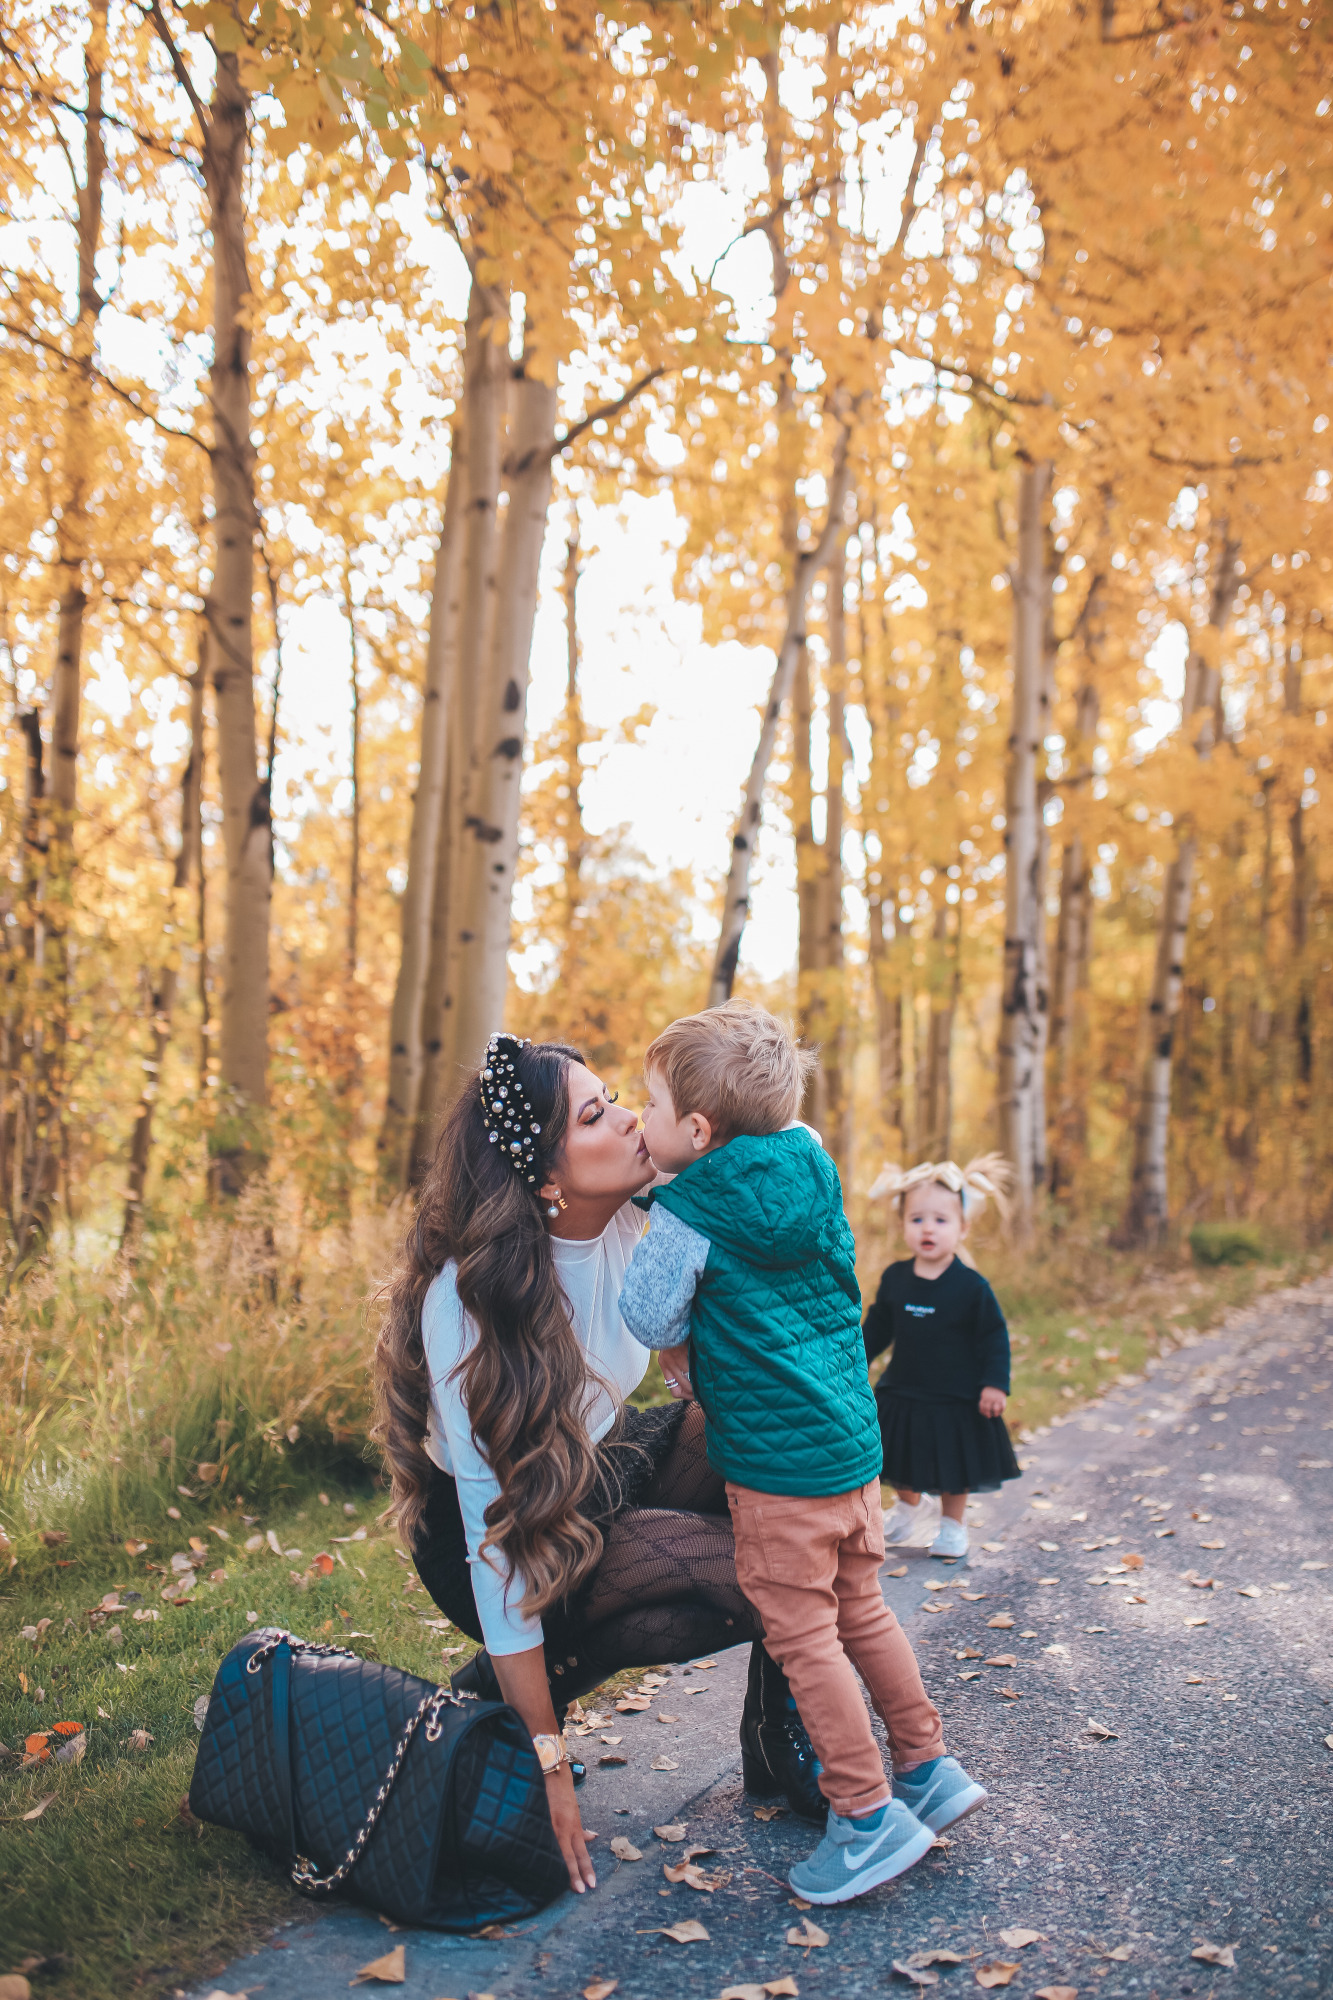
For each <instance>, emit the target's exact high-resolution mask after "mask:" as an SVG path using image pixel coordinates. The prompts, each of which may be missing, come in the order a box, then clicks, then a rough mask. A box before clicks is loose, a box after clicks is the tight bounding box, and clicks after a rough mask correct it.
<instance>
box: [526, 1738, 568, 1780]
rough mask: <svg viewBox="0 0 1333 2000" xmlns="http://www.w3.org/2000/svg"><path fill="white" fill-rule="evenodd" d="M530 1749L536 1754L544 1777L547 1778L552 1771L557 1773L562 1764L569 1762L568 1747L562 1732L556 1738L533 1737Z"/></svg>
mask: <svg viewBox="0 0 1333 2000" xmlns="http://www.w3.org/2000/svg"><path fill="white" fill-rule="evenodd" d="M532 1747H533V1749H534V1750H535V1751H536V1752H537V1761H538V1763H539V1764H540V1765H541V1767H542V1773H543V1775H544V1776H545V1777H548V1778H549V1777H550V1775H551V1773H552V1771H558V1770H559V1769H560V1766H561V1765H562V1764H567V1763H568V1762H569V1745H568V1744H567V1743H566V1741H565V1736H564V1731H563V1730H562V1731H561V1732H560V1734H559V1735H558V1736H534V1737H533V1739H532Z"/></svg>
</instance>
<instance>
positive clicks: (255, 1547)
mask: <svg viewBox="0 0 1333 2000" xmlns="http://www.w3.org/2000/svg"><path fill="white" fill-rule="evenodd" d="M263 1546H264V1537H263V1536H262V1535H248V1536H247V1537H246V1541H245V1553H246V1554H247V1555H248V1556H256V1555H258V1554H259V1551H260V1550H261V1549H262V1548H263Z"/></svg>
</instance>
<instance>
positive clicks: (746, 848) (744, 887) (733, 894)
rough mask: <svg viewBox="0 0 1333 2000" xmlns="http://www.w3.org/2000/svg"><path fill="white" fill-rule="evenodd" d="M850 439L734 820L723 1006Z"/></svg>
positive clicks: (802, 563) (719, 997)
mask: <svg viewBox="0 0 1333 2000" xmlns="http://www.w3.org/2000/svg"><path fill="white" fill-rule="evenodd" d="M849 443H850V437H849V433H848V430H847V428H846V426H845V425H841V424H840V426H839V434H838V441H837V444H836V446H835V448H834V453H833V467H832V471H831V473H830V475H829V486H828V513H827V516H826V518H825V521H824V527H823V531H822V533H821V534H820V536H819V539H818V541H817V542H816V543H815V545H814V547H813V548H811V549H807V550H804V551H803V552H802V553H801V554H799V555H798V556H797V557H796V561H795V567H794V569H793V572H792V579H791V583H790V585H789V587H788V591H787V622H786V631H785V633H784V635H783V640H782V644H781V646H780V647H779V648H778V657H777V664H776V665H775V667H774V669H773V679H772V681H771V682H770V684H769V690H768V701H767V704H766V705H765V708H764V713H763V719H762V721H761V722H760V725H759V742H758V745H757V746H756V749H755V753H754V760H753V762H752V763H751V765H750V774H749V777H748V778H747V779H746V783H745V796H744V799H743V801H742V804H741V810H740V813H739V815H738V817H737V820H736V829H735V832H734V833H733V834H732V837H731V865H730V868H729V869H728V872H727V886H726V891H725V894H724V897H723V902H722V930H721V934H720V936H719V938H718V941H717V951H716V954H715V956H714V959H713V971H712V977H711V979H710V980H709V986H708V1005H709V1006H710V1007H718V1006H721V1004H722V1002H723V1001H724V1000H729V999H730V997H731V990H732V987H733V986H734V985H735V982H736V965H737V961H738V959H739V958H740V949H741V937H742V935H743V933H744V930H745V921H746V918H747V917H748V915H749V912H750V876H751V873H752V871H753V867H754V855H755V849H756V847H757V845H758V840H759V823H760V820H761V818H762V815H763V809H764V786H765V784H766V783H767V781H768V767H769V765H770V764H771V762H772V760H773V746H774V743H775V741H776V740H777V733H778V719H779V717H780V716H781V714H782V710H783V706H784V704H785V703H786V701H787V698H788V696H789V695H790V693H791V689H792V681H793V678H794V676H795V673H796V666H797V662H798V660H799V659H800V657H801V652H802V649H803V647H804V646H805V642H806V619H807V613H808V610H809V603H810V586H811V584H812V583H813V582H814V580H815V577H816V576H817V575H818V574H819V571H820V570H821V569H822V568H823V567H824V565H825V564H826V563H827V561H828V559H829V557H830V555H831V554H832V553H833V549H834V546H835V544H836V542H837V538H838V536H839V535H840V534H842V532H843V514H844V511H845V508H846V502H847V492H848V486H849V479H850V469H849V466H848V462H847V455H848V446H849Z"/></svg>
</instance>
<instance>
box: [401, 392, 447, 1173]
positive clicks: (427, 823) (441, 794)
mask: <svg viewBox="0 0 1333 2000" xmlns="http://www.w3.org/2000/svg"><path fill="white" fill-rule="evenodd" d="M465 407H466V403H465V394H464V396H463V397H460V403H459V410H460V416H459V420H458V422H456V423H455V425H454V436H453V447H452V451H451V454H450V463H449V484H448V488H447V490H446V493H445V500H444V518H443V520H442V522H441V525H440V540H439V545H438V548H437V550H436V555H435V576H434V580H433V583H432V587H431V600H430V629H429V632H428V634H427V639H426V683H425V689H424V692H423V694H422V701H421V750H420V757H419V763H418V774H417V789H416V794H415V796H414V798H413V800H412V830H411V834H410V836H409V841H408V851H407V882H406V885H405V887H404V889H403V910H402V956H401V957H400V959H399V962H398V978H397V981H396V983H395V986H394V994H393V1007H392V1010H391V1012H390V1016H389V1086H388V1091H387V1094H386V1097H385V1105H384V1121H383V1124H382V1126H381V1128H380V1136H379V1158H380V1183H381V1188H382V1191H383V1193H384V1194H385V1195H386V1196H389V1197H392V1196H393V1195H395V1194H398V1193H401V1192H402V1190H403V1189H404V1188H405V1187H406V1185H407V1178H408V1166H409V1152H410V1148H411V1141H412V1129H413V1125H414V1123H415V1120H416V1113H417V1100H418V1098H419V1096H420V1092H421V1074H422V1061H423V1047H422V1013H423V1008H424V1005H425V998H426V981H427V976H428V973H429V970H430V946H431V918H432V914H433V912H434V908H435V886H436V870H437V867H438V865H439V862H440V858H441V847H442V841H441V831H442V827H443V822H444V812H445V799H446V795H447V777H448V748H449V728H450V720H451V716H452V711H453V703H454V689H455V683H456V680H457V673H458V639H459V595H460V588H461V581H462V573H463V566H462V555H463V531H464V526H465V515H466V503H467V493H468V474H467V442H466V436H465V431H464V423H465V418H464V416H463V414H462V413H463V411H464V410H465ZM445 858H446V865H447V849H446V850H445Z"/></svg>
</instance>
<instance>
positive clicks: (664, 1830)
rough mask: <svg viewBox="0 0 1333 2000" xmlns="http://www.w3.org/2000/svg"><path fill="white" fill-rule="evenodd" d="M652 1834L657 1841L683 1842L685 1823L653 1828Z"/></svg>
mask: <svg viewBox="0 0 1333 2000" xmlns="http://www.w3.org/2000/svg"><path fill="white" fill-rule="evenodd" d="M773 1810H774V1811H775V1812H776V1811H777V1810H778V1808H777V1807H776V1806H775V1807H774V1808H773ZM653 1832H654V1833H655V1834H656V1835H657V1838H658V1839H659V1840H684V1838H685V1822H684V1820H683V1819H680V1820H673V1821H672V1822H671V1824H670V1826H655V1827H654V1828H653Z"/></svg>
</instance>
